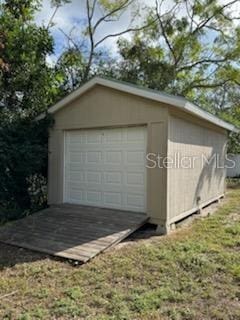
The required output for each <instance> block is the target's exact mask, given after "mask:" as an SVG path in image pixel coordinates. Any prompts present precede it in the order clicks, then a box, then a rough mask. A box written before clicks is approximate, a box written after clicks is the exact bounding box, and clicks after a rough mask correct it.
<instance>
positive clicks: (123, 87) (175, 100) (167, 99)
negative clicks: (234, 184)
mask: <svg viewBox="0 0 240 320" xmlns="http://www.w3.org/2000/svg"><path fill="white" fill-rule="evenodd" d="M95 85H102V86H105V87H108V88H111V89H116V90H120V91H122V92H125V93H129V94H133V95H136V96H139V97H143V98H145V99H150V100H153V101H157V102H161V103H165V104H167V105H172V106H175V107H179V108H180V109H182V110H184V111H185V112H187V113H190V114H192V115H194V116H197V117H198V118H201V119H203V120H205V121H208V122H210V123H212V124H215V125H217V126H219V127H222V128H224V129H226V130H227V131H233V132H236V133H239V132H240V130H239V129H237V128H236V127H235V126H233V125H231V124H230V123H227V122H226V121H223V120H221V119H219V118H218V117H216V116H214V115H212V114H211V113H208V112H206V111H204V110H202V109H200V108H199V107H197V106H196V105H194V104H193V103H191V102H188V101H187V100H186V99H184V98H181V97H175V96H170V95H164V94H161V93H157V92H156V93H155V92H153V91H150V90H147V89H143V88H138V87H136V86H131V85H128V84H125V83H121V82H117V81H112V80H108V79H104V78H100V77H94V78H93V79H91V80H89V81H88V82H87V83H85V84H84V85H83V86H82V87H80V88H79V89H77V90H75V91H74V92H72V93H70V94H69V95H68V96H66V97H65V98H63V99H62V100H60V101H59V102H57V103H56V104H55V105H54V106H52V107H50V108H49V110H48V113H50V114H52V113H55V112H57V111H58V110H60V109H61V108H63V107H64V106H65V105H67V104H69V103H71V102H72V101H73V100H75V99H77V98H78V97H79V96H81V95H82V94H84V93H85V92H87V91H88V90H90V89H91V88H93V87H94V86H95ZM45 116H46V114H45V113H43V114H40V115H39V116H38V117H37V118H36V120H41V119H43V118H44V117H45Z"/></svg>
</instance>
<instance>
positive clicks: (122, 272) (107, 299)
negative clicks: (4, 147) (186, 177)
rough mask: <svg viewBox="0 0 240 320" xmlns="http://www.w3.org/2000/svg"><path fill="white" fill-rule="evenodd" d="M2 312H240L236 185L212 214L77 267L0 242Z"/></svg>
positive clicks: (23, 315)
mask: <svg viewBox="0 0 240 320" xmlns="http://www.w3.org/2000/svg"><path fill="white" fill-rule="evenodd" d="M15 291H16V292H15ZM12 292H13V293H14V292H15V294H13V295H12V296H9V297H5V298H2V299H1V296H3V295H5V294H7V293H12ZM0 319H14V320H15V319H16V320H20V319H21V320H29V319H44V320H47V319H60V320H61V319H64V320H65V319H96V320H107V319H109V320H114V319H116V320H118V319H125V320H127V319H131V320H134V319H145V320H147V319H151V320H152V319H173V320H178V319H179V320H180V319H184V320H188V319H189V320H194V319H196V320H200V319H204V320H207V319H219V320H225V319H226V320H229V319H230V320H231V319H233V320H237V319H240V189H239V188H234V189H231V190H229V192H228V197H227V200H225V203H224V204H223V205H222V206H221V208H219V209H218V211H217V212H216V213H215V214H214V215H212V216H211V217H209V218H205V219H201V220H196V221H195V222H194V223H193V224H192V225H191V226H189V227H185V228H183V229H182V230H179V231H177V232H175V233H173V234H171V235H170V236H166V237H153V238H150V239H147V240H141V241H138V242H135V243H133V244H132V243H131V244H129V245H127V246H124V247H122V248H119V249H117V250H112V251H109V252H107V253H105V254H102V255H100V256H98V257H97V258H95V259H94V260H93V261H91V262H90V263H88V264H86V265H83V266H79V267H73V266H72V265H71V264H69V263H68V262H65V261H57V260H54V259H51V258H49V257H47V256H44V255H40V254H37V253H33V252H31V251H27V250H19V249H17V248H14V247H10V246H3V245H0Z"/></svg>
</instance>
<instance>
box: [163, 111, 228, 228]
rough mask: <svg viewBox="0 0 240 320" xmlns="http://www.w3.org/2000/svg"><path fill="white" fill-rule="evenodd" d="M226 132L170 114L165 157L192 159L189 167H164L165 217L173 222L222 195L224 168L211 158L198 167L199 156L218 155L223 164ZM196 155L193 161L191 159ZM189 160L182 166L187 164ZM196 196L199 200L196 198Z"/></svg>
mask: <svg viewBox="0 0 240 320" xmlns="http://www.w3.org/2000/svg"><path fill="white" fill-rule="evenodd" d="M226 143H227V135H226V132H225V131H224V130H221V129H219V128H217V127H214V126H206V124H204V122H203V124H202V125H200V124H199V121H194V119H191V118H189V119H188V116H187V115H185V116H184V118H177V117H174V116H171V117H170V120H169V141H168V156H169V157H171V158H175V157H176V155H179V159H181V158H182V157H183V156H186V157H188V159H192V160H191V161H192V163H193V162H194V165H191V167H192V168H190V169H184V168H182V167H181V165H180V167H179V168H178V165H176V166H177V168H175V166H173V168H171V169H169V170H168V220H169V222H174V221H177V220H179V218H181V217H184V216H186V215H187V214H188V213H191V212H192V211H194V210H196V208H198V207H199V206H201V205H202V204H205V203H206V204H207V203H208V202H210V201H211V200H213V199H215V198H216V197H218V196H221V195H223V194H224V189H225V176H226V170H225V169H217V168H216V166H215V163H214V161H212V162H211V164H210V165H207V164H206V163H205V164H204V165H203V166H202V162H203V163H204V161H202V155H204V158H207V159H209V158H211V157H212V156H213V155H215V154H216V155H218V157H219V159H220V163H221V165H223V164H224V157H225V152H226ZM193 157H196V160H193ZM189 163H190V162H189V160H186V161H184V166H187V167H188V166H189ZM198 198H200V201H198Z"/></svg>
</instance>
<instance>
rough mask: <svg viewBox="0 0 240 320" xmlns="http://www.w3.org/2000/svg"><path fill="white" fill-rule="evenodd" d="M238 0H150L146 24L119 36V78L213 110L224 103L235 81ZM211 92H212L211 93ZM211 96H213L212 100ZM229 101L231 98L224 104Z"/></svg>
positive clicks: (239, 82) (239, 45) (238, 76)
mask: <svg viewBox="0 0 240 320" xmlns="http://www.w3.org/2000/svg"><path fill="white" fill-rule="evenodd" d="M237 2H238V0H232V1H230V0H229V1H227V2H226V1H225V2H224V4H223V3H222V4H220V1H218V0H201V1H200V0H196V1H192V0H175V1H174V3H173V4H172V7H171V8H168V9H166V8H165V9H164V7H166V6H167V3H166V0H161V1H160V0H156V1H155V7H154V9H153V8H150V9H149V11H148V15H147V18H146V20H147V22H148V23H149V22H151V21H152V22H153V23H152V27H151V28H149V29H146V30H144V32H141V31H140V32H138V33H137V34H135V35H134V36H133V37H132V39H131V40H126V39H121V40H119V50H120V54H121V57H122V62H121V63H120V64H118V68H117V70H116V71H115V73H116V74H117V75H118V76H119V77H120V78H121V79H123V80H127V81H131V82H135V83H139V84H144V85H145V86H148V87H150V88H153V89H159V90H165V91H168V92H171V93H174V94H179V95H184V96H186V97H188V98H189V99H191V100H192V101H194V102H196V103H198V104H200V105H202V106H204V107H205V108H207V109H208V110H211V111H213V112H215V106H216V105H217V107H218V108H223V107H224V106H225V105H226V103H229V102H230V101H229V100H228V94H227V90H229V87H231V88H233V87H234V88H235V89H237V90H239V86H240V72H239V71H240V64H239V61H240V59H239V58H240V27H239V24H238V20H239V17H238V16H236V14H235V12H234V10H233V5H234V4H237ZM216 93H217V95H216ZM216 96H217V99H216ZM230 104H231V103H230Z"/></svg>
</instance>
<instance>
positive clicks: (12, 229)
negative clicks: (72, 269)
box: [0, 205, 148, 262]
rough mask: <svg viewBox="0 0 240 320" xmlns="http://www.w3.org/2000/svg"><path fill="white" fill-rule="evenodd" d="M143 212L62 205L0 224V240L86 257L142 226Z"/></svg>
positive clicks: (62, 255)
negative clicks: (1, 225) (9, 222)
mask: <svg viewBox="0 0 240 320" xmlns="http://www.w3.org/2000/svg"><path fill="white" fill-rule="evenodd" d="M147 219H148V218H147V217H146V216H145V215H143V214H136V213H132V212H125V211H124V212H123V211H118V210H111V209H106V210H105V209H99V208H91V207H83V206H71V205H67V206H66V205H64V206H59V207H54V208H48V209H46V210H44V211H41V212H39V213H37V214H35V215H32V216H29V217H26V218H24V219H21V220H18V221H15V222H13V223H11V224H7V225H5V226H3V227H2V228H0V241H1V242H4V243H8V244H12V245H15V246H18V247H23V248H27V249H31V250H35V251H40V252H44V253H47V254H51V255H55V256H59V257H63V258H68V259H72V260H79V261H82V262H86V261H89V260H90V259H92V258H93V257H95V256H96V255H97V254H99V253H101V252H103V251H104V250H106V249H108V248H110V247H112V246H113V245H116V244H117V243H119V242H120V241H122V240H123V239H124V238H126V237H127V236H128V235H129V234H131V233H132V232H134V231H135V230H137V229H138V228H139V227H141V226H142V225H143V224H144V223H145V222H146V221H147Z"/></svg>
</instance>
